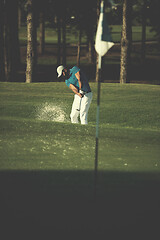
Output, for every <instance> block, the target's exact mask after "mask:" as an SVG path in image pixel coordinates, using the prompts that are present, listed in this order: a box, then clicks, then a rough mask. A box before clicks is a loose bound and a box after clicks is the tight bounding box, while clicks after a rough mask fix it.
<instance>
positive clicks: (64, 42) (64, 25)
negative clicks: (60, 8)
mask: <svg viewBox="0 0 160 240" xmlns="http://www.w3.org/2000/svg"><path fill="white" fill-rule="evenodd" d="M62 37H63V42H62V50H63V52H62V64H63V65H64V66H66V16H65V14H64V15H63V19H62Z"/></svg>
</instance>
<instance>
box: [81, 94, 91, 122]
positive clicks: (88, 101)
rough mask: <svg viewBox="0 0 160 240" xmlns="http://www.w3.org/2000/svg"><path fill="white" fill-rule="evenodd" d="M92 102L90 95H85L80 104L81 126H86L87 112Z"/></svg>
mask: <svg viewBox="0 0 160 240" xmlns="http://www.w3.org/2000/svg"><path fill="white" fill-rule="evenodd" d="M91 101H92V93H87V94H86V95H85V96H84V97H83V99H82V102H81V110H80V120H81V124H88V110H89V107H90V104H91Z"/></svg>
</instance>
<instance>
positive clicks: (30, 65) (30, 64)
mask: <svg viewBox="0 0 160 240" xmlns="http://www.w3.org/2000/svg"><path fill="white" fill-rule="evenodd" d="M26 61H27V67H26V83H31V82H32V81H33V2H32V0H27V59H26Z"/></svg>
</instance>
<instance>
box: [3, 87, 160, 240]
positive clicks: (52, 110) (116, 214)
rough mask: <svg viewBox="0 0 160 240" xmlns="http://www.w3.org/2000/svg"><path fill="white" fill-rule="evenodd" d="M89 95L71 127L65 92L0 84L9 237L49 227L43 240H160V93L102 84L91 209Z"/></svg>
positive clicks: (93, 111) (91, 120)
mask: <svg viewBox="0 0 160 240" xmlns="http://www.w3.org/2000/svg"><path fill="white" fill-rule="evenodd" d="M91 88H92V91H93V96H94V97H93V101H92V104H91V107H90V111H89V119H88V120H89V124H88V125H87V126H83V125H80V124H71V123H70V119H69V113H70V109H71V104H72V101H73V94H72V93H71V91H70V90H69V89H68V88H67V87H66V86H65V84H64V83H32V84H25V83H0V112H1V114H0V189H1V200H0V208H1V215H0V220H2V224H1V226H2V229H4V230H5V229H12V231H5V237H6V236H8V235H9V234H10V233H12V237H13V236H17V235H16V234H20V233H21V231H22V233H21V234H24V232H25V233H26V234H28V235H27V236H28V237H29V235H30V232H33V231H36V236H37V234H38V235H40V236H41V232H42V230H44V229H46V228H47V232H46V233H45V238H46V234H49V233H50V235H49V236H52V235H53V234H54V235H55V234H58V237H61V236H62V235H63V234H64V236H63V237H62V239H64V237H66V236H68V235H69V236H70V234H73V235H74V236H77V232H78V235H79V237H80V236H81V237H80V239H84V236H85V237H87V238H88V239H89V237H90V236H94V237H95V236H96V239H100V238H99V237H102V235H103V234H104V235H105V236H109V235H110V236H112V238H110V239H118V238H119V237H120V236H127V239H143V237H142V238H137V236H139V237H140V236H144V235H145V236H148V234H151V236H152V237H153V235H155V236H157V235H156V234H157V231H158V229H159V228H158V223H159V221H157V217H158V218H159V201H160V199H159V183H160V148H159V142H160V122H159V119H160V108H159V105H160V98H159V94H160V87H159V86H156V85H140V84H139V85H132V84H124V85H120V84H102V85H101V106H100V127H99V130H100V131H99V158H98V160H99V162H98V182H97V197H98V199H97V202H96V204H95V203H94V201H93V188H94V158H95V154H94V153H95V119H96V97H97V90H96V89H97V86H96V84H95V83H91ZM3 226H5V228H4V227H3ZM48 228H50V231H51V232H49V231H48ZM115 230H116V231H115ZM131 233H132V236H133V238H131ZM75 234H76V235H75ZM86 234H88V235H86ZM137 234H138V235H137ZM139 234H141V235H139ZM1 235H2V232H1ZM21 236H23V235H21ZM25 236H26V235H25ZM114 237H115V238H114ZM56 239H60V238H56ZM76 239H77V237H76ZM78 239H79V238H78Z"/></svg>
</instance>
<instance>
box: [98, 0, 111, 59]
mask: <svg viewBox="0 0 160 240" xmlns="http://www.w3.org/2000/svg"><path fill="white" fill-rule="evenodd" d="M113 45H114V43H113V42H112V38H111V35H110V31H109V27H108V24H107V20H106V16H105V13H104V1H102V2H101V11H100V16H99V21H98V28H97V33H96V40H95V49H96V52H97V53H98V54H99V55H100V56H104V55H105V54H106V53H107V52H108V50H109V49H110V48H111V47H112V46H113Z"/></svg>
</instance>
